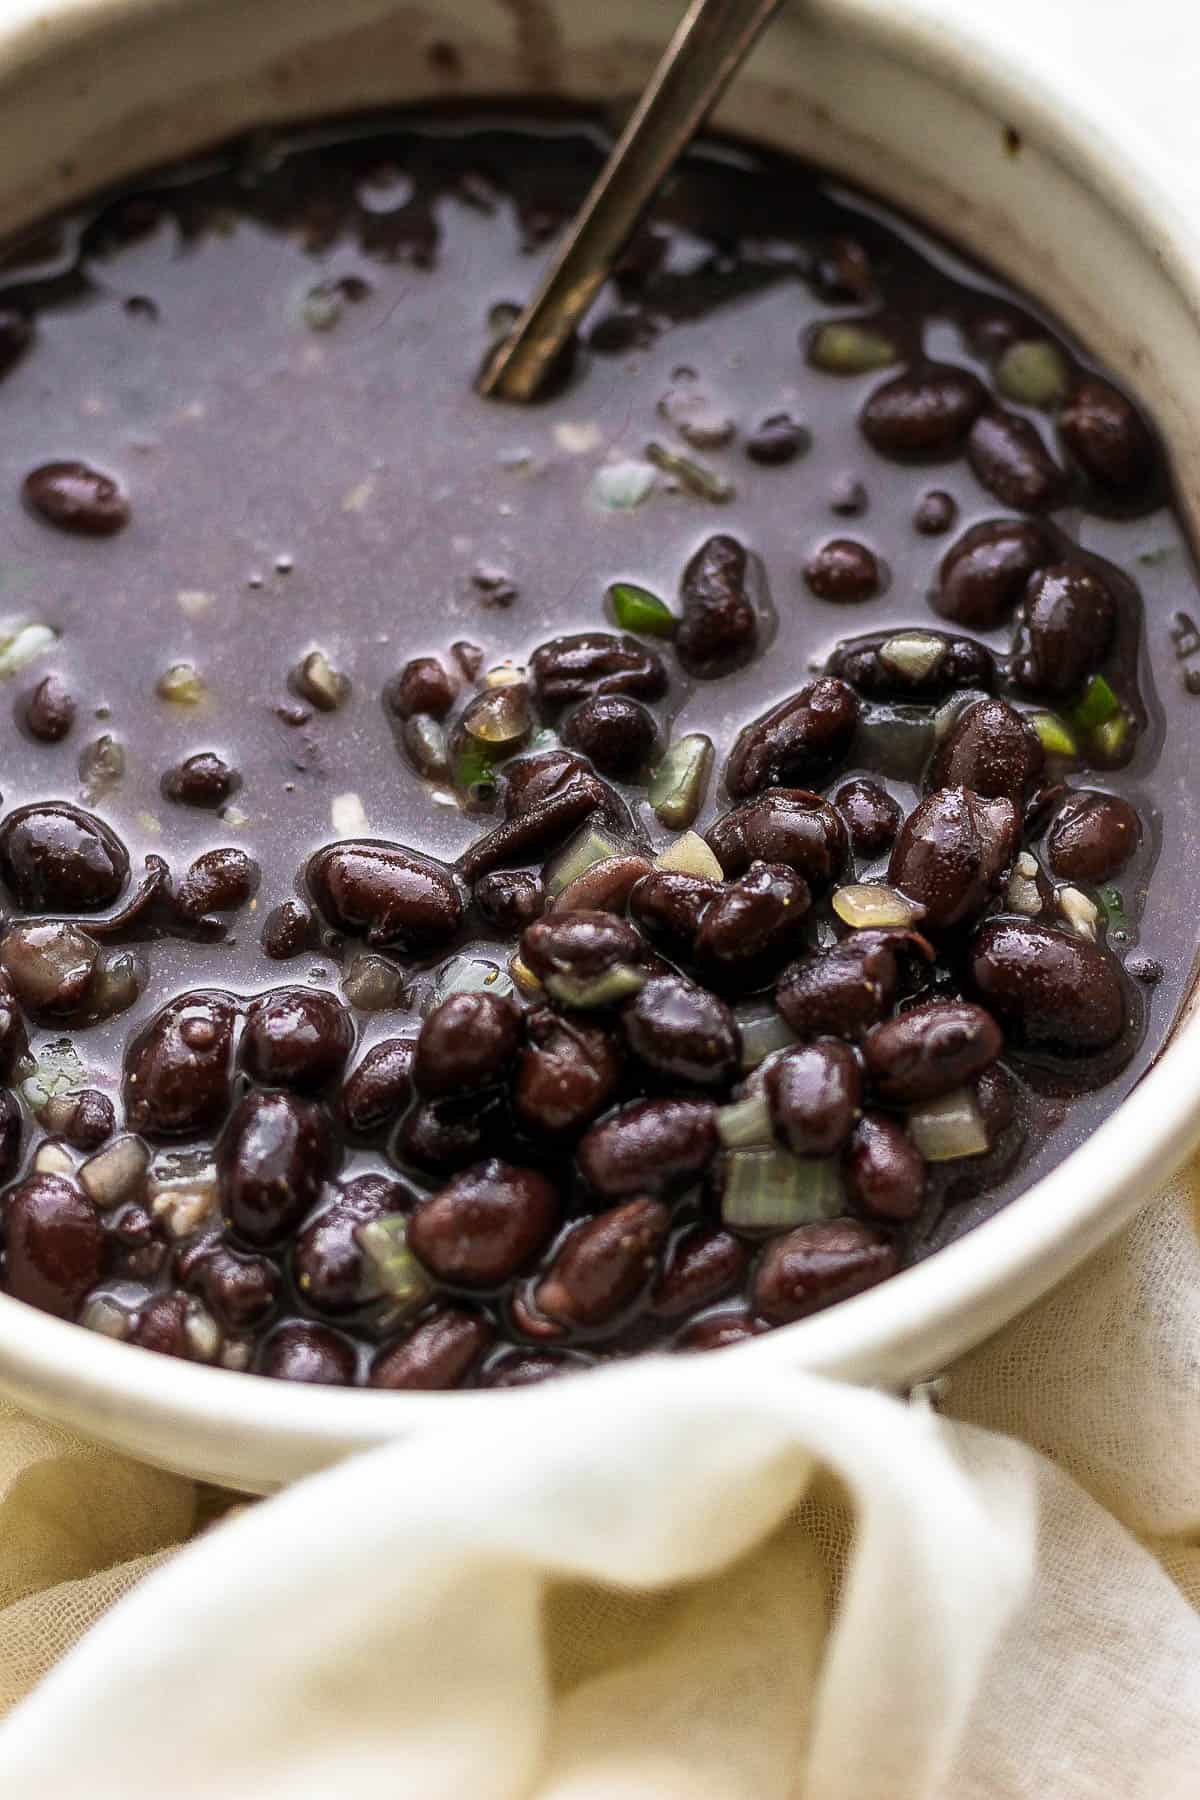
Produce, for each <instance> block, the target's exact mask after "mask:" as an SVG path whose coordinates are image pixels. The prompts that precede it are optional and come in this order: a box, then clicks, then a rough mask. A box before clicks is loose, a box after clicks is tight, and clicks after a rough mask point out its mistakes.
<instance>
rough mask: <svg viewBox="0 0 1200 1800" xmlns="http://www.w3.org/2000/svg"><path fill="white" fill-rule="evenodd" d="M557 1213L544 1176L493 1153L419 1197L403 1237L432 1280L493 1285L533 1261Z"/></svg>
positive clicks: (553, 1191)
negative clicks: (434, 1192) (433, 1278)
mask: <svg viewBox="0 0 1200 1800" xmlns="http://www.w3.org/2000/svg"><path fill="white" fill-rule="evenodd" d="M558 1219H559V1199H558V1195H557V1193H556V1192H555V1190H554V1187H553V1185H552V1184H551V1183H550V1182H549V1181H547V1180H546V1177H545V1176H544V1175H540V1174H539V1173H538V1172H537V1170H536V1169H522V1168H516V1167H514V1166H513V1164H511V1163H506V1162H500V1161H498V1160H495V1159H493V1160H492V1161H490V1162H484V1163H479V1164H477V1165H476V1166H475V1167H474V1168H472V1169H467V1170H465V1171H464V1172H463V1173H462V1174H461V1175H458V1176H456V1177H455V1178H454V1180H453V1181H451V1182H449V1183H447V1185H446V1186H445V1187H444V1188H442V1190H441V1192H440V1193H437V1194H433V1195H432V1196H431V1197H430V1198H429V1199H427V1200H422V1201H421V1203H420V1205H419V1206H418V1207H417V1208H416V1209H415V1211H414V1212H413V1214H412V1217H411V1219H410V1220H409V1228H408V1241H409V1244H410V1246H411V1248H412V1249H413V1251H414V1252H415V1254H416V1255H417V1256H419V1257H420V1259H421V1261H422V1262H423V1263H424V1264H425V1267H426V1268H427V1269H428V1270H429V1271H430V1273H431V1274H433V1275H436V1276H437V1278H438V1279H439V1281H449V1282H453V1283H454V1284H455V1285H458V1286H461V1287H481V1288H494V1287H499V1286H500V1284H501V1283H502V1282H505V1281H508V1280H510V1279H511V1277H512V1276H514V1275H516V1274H518V1273H519V1272H520V1270H521V1269H523V1268H524V1267H525V1266H526V1265H527V1264H528V1263H530V1262H532V1260H533V1258H534V1257H535V1256H536V1255H537V1254H538V1252H539V1251H540V1250H541V1249H542V1248H543V1246H544V1245H545V1244H546V1243H547V1241H548V1240H549V1238H550V1236H551V1234H552V1233H553V1231H554V1229H555V1227H556V1226H557V1224H558Z"/></svg>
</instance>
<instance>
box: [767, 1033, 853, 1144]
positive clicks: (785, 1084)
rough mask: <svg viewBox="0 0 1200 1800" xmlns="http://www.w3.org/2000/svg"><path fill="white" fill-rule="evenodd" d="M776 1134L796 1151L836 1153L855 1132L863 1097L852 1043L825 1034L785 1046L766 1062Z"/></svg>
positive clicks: (772, 1123)
mask: <svg viewBox="0 0 1200 1800" xmlns="http://www.w3.org/2000/svg"><path fill="white" fill-rule="evenodd" d="M766 1092H767V1104H768V1107H769V1109H770V1114H771V1125H772V1128H773V1130H774V1132H775V1136H776V1137H777V1138H778V1139H779V1142H780V1143H781V1144H782V1145H783V1146H784V1148H785V1149H787V1150H790V1151H791V1152H792V1154H793V1156H832V1155H833V1154H834V1153H835V1152H836V1151H838V1150H840V1149H841V1147H842V1145H843V1144H844V1143H845V1141H846V1139H847V1138H848V1137H849V1135H850V1131H851V1128H852V1127H853V1124H854V1121H855V1118H856V1117H857V1114H858V1109H859V1105H860V1103H861V1100H862V1070H861V1068H860V1066H859V1061H858V1058H857V1056H855V1054H854V1052H853V1050H851V1048H850V1047H849V1045H848V1044H844V1043H841V1042H840V1041H839V1040H838V1039H836V1038H823V1039H821V1040H819V1041H818V1042H817V1043H815V1044H798V1045H797V1046H796V1048H795V1049H794V1050H785V1051H784V1052H783V1054H782V1056H779V1057H777V1058H776V1059H775V1060H774V1061H773V1062H771V1063H770V1064H769V1065H768V1067H767V1073H766Z"/></svg>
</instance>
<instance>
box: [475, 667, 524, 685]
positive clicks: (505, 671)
mask: <svg viewBox="0 0 1200 1800" xmlns="http://www.w3.org/2000/svg"><path fill="white" fill-rule="evenodd" d="M528 679H529V670H528V669H525V668H522V666H521V664H520V663H512V662H507V663H498V664H497V666H496V667H495V668H494V669H489V670H488V672H487V674H486V675H485V676H484V678H483V685H484V687H485V688H506V687H523V686H524V685H525V683H526V682H527V681H528Z"/></svg>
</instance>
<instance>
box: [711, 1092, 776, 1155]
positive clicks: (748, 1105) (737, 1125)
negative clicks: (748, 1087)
mask: <svg viewBox="0 0 1200 1800" xmlns="http://www.w3.org/2000/svg"><path fill="white" fill-rule="evenodd" d="M773 1135H774V1134H773V1133H772V1131H771V1111H770V1108H769V1107H768V1105H767V1096H766V1094H765V1093H764V1092H763V1091H762V1090H761V1089H760V1090H759V1091H758V1093H756V1094H747V1096H746V1098H745V1099H744V1100H735V1101H734V1102H733V1104H732V1106H722V1107H721V1108H720V1110H719V1111H718V1113H717V1136H718V1137H719V1138H720V1140H721V1142H722V1143H723V1144H724V1146H725V1148H726V1149H727V1150H742V1149H745V1148H746V1147H747V1146H748V1145H751V1144H769V1143H770V1142H771V1140H772V1137H773Z"/></svg>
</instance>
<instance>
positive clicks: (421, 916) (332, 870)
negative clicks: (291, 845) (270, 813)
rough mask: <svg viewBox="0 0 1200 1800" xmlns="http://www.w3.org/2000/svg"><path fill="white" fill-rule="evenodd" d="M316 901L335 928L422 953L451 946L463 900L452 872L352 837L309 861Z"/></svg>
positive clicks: (370, 941) (427, 859) (414, 854)
mask: <svg viewBox="0 0 1200 1800" xmlns="http://www.w3.org/2000/svg"><path fill="white" fill-rule="evenodd" d="M308 884H309V888H310V891H311V893H312V897H313V899H314V901H315V902H316V904H317V906H318V908H319V910H320V911H321V913H322V914H323V915H324V917H325V919H326V920H327V921H328V923H329V924H330V925H332V926H333V927H334V928H335V930H338V931H347V932H351V933H354V934H356V935H357V934H361V935H362V936H364V937H365V938H366V940H367V943H368V944H372V945H374V946H375V947H376V948H383V947H384V946H387V945H390V946H393V947H394V948H396V949H398V950H400V951H402V952H411V953H413V954H420V953H424V952H428V951H433V950H439V949H441V948H442V947H443V946H444V945H446V944H448V943H449V942H450V940H451V939H452V938H453V937H454V934H455V932H456V931H457V930H458V927H459V924H460V923H461V920H462V914H463V901H462V895H461V893H460V891H459V888H458V885H457V883H456V882H455V880H454V878H453V876H452V875H451V873H450V871H449V870H448V869H446V868H445V867H444V866H443V865H442V864H441V863H437V862H434V860H433V859H432V857H428V856H421V855H420V854H419V853H418V852H417V851H415V850H407V849H405V848H404V847H403V846H402V845H400V844H387V843H382V842H379V841H378V840H375V839H370V838H347V839H344V840H343V841H342V842H341V843H337V844H329V845H327V846H326V848H325V849H324V850H318V851H317V852H316V854H315V855H314V856H312V857H310V858H309V863H308Z"/></svg>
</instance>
